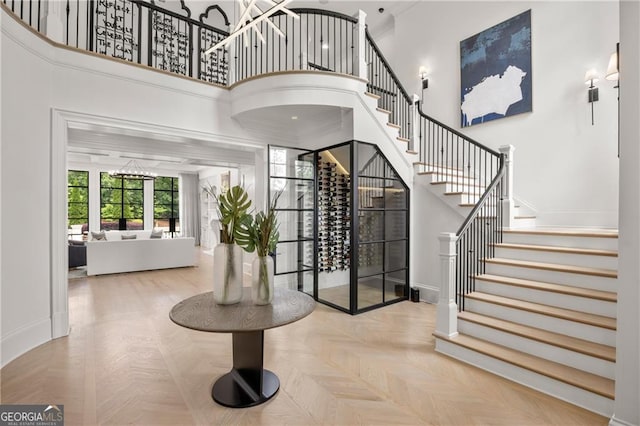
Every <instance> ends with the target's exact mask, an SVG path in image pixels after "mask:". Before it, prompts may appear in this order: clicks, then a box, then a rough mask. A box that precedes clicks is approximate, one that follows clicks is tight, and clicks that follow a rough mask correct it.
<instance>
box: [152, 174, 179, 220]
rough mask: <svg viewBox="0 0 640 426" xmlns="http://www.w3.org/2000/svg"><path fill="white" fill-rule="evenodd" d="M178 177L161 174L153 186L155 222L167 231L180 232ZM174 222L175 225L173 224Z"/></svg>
mask: <svg viewBox="0 0 640 426" xmlns="http://www.w3.org/2000/svg"><path fill="white" fill-rule="evenodd" d="M179 201H180V197H179V192H178V178H177V177H165V176H159V177H157V178H156V179H155V181H154V186H153V222H154V225H153V226H154V227H155V228H161V229H163V230H164V231H165V232H180V219H179V217H180V214H179V205H180V204H179ZM172 224H173V226H171V225H172Z"/></svg>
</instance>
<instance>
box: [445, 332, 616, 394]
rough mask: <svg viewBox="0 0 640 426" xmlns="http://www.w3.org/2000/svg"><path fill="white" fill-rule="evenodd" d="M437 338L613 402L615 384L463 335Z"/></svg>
mask: <svg viewBox="0 0 640 426" xmlns="http://www.w3.org/2000/svg"><path fill="white" fill-rule="evenodd" d="M436 337H438V338H439V339H442V340H446V341H449V342H451V343H454V344H457V345H460V346H462V347H465V348H467V349H471V350H473V351H476V352H479V353H481V354H484V355H487V356H490V357H493V358H496V359H499V360H501V361H504V362H506V363H509V364H513V365H515V366H518V367H521V368H524V369H527V370H530V371H533V372H535V373H538V374H541V375H543V376H547V377H550V378H552V379H555V380H558V381H561V382H564V383H567V384H569V385H571V386H575V387H578V388H581V389H584V390H586V391H589V392H592V393H595V394H597V395H600V396H603V397H605V398H609V399H614V396H615V385H614V381H613V380H611V379H607V378H605V377H601V376H597V375H595V374H591V373H587V372H586V371H582V370H578V369H576V368H573V367H568V366H566V365H562V364H558V363H556V362H553V361H548V360H546V359H542V358H539V357H536V356H533V355H529V354H526V353H523V352H520V351H517V350H515V349H510V348H506V347H504V346H500V345H496V344H494V343H491V342H487V341H485V340H480V339H476V338H474V337H471V336H467V335H464V334H458V335H457V336H455V337H447V336H442V335H439V334H438V335H436Z"/></svg>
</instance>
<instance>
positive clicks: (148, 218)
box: [123, 180, 156, 230]
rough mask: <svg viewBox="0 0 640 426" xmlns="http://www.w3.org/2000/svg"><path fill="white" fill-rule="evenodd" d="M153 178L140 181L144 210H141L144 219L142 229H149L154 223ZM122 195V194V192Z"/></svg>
mask: <svg viewBox="0 0 640 426" xmlns="http://www.w3.org/2000/svg"><path fill="white" fill-rule="evenodd" d="M153 183H154V181H153V180H144V181H142V196H143V203H144V211H143V212H142V216H143V218H142V220H144V229H147V230H151V229H153V228H154V227H155V226H156V224H155V221H154V217H153V216H154V214H153V210H154V209H153V207H154V206H153V198H154V197H153ZM123 196H124V194H123Z"/></svg>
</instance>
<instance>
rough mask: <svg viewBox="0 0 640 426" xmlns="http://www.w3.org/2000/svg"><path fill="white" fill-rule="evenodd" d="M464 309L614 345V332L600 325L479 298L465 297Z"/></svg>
mask: <svg viewBox="0 0 640 426" xmlns="http://www.w3.org/2000/svg"><path fill="white" fill-rule="evenodd" d="M465 310H466V311H469V312H476V313H478V314H482V315H487V316H490V317H495V318H499V319H503V320H505V321H511V322H515V323H520V324H524V325H528V326H530V327H536V328H541V329H543V330H547V331H552V332H554V333H560V334H566V335H568V336H572V337H577V338H578V339H584V340H589V341H591V342H595V343H601V344H603V345H607V346H615V345H616V332H615V330H609V329H606V328H602V327H596V326H593V325H589V324H582V323H579V322H575V321H569V320H565V319H562V318H556V317H551V316H547V315H541V314H538V313H534V312H528V311H523V310H521V309H514V308H510V307H507V306H501V305H496V304H493V303H487V302H484V301H480V300H473V299H469V298H467V299H466V302H465Z"/></svg>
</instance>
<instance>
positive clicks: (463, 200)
mask: <svg viewBox="0 0 640 426" xmlns="http://www.w3.org/2000/svg"><path fill="white" fill-rule="evenodd" d="M444 196H445V197H446V200H447V202H448V203H454V204H476V203H477V202H478V201H479V200H480V197H478V196H477V195H471V194H466V193H465V194H444Z"/></svg>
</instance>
